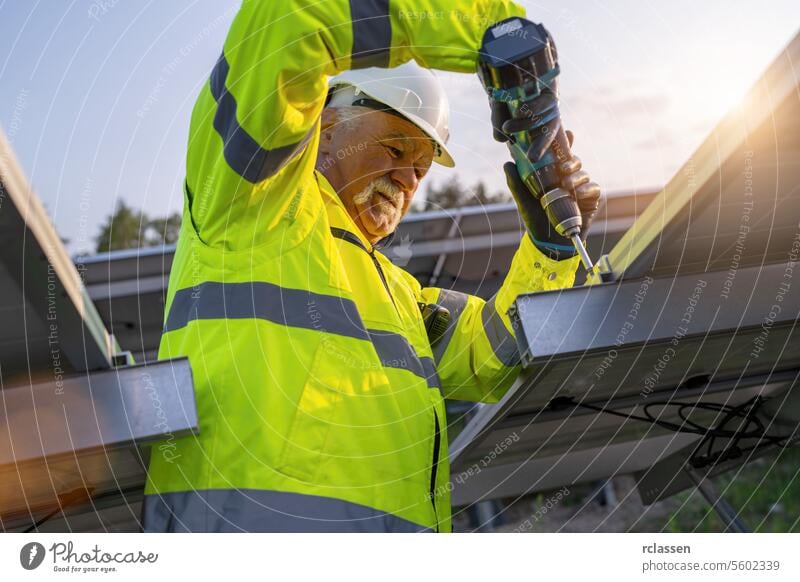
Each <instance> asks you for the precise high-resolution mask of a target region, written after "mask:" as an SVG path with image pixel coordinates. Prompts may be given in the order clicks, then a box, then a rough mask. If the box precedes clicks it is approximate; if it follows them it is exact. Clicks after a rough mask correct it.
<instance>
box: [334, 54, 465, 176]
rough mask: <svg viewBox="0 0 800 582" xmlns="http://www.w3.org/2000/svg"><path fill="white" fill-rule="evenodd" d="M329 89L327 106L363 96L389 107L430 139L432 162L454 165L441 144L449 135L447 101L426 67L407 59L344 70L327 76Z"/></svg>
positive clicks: (443, 144) (355, 100)
mask: <svg viewBox="0 0 800 582" xmlns="http://www.w3.org/2000/svg"><path fill="white" fill-rule="evenodd" d="M329 89H330V90H333V89H337V90H336V91H335V92H333V96H332V97H331V100H330V101H329V103H328V105H330V106H331V107H341V106H347V105H353V104H358V103H359V101H361V102H362V103H365V102H364V98H365V97H366V98H367V99H371V100H374V101H377V102H378V103H379V104H383V105H386V106H387V107H389V108H391V109H393V110H394V111H396V112H397V113H399V114H400V115H402V116H403V117H405V118H406V119H408V120H409V121H410V122H411V123H413V124H414V125H416V126H417V127H418V128H420V129H421V130H422V131H423V132H424V133H425V135H427V136H428V137H430V138H431V139H432V140H433V142H434V144H435V146H436V151H435V155H434V158H433V161H434V162H437V163H439V164H441V165H443V166H447V167H448V168H452V167H453V166H455V162H454V161H453V158H452V156H451V155H450V152H449V151H447V147H446V146H445V144H446V143H447V139H448V137H449V136H450V130H449V127H448V123H449V120H450V104H449V102H448V101H447V95H445V92H444V89H443V88H442V84H441V82H440V81H439V79H438V78H437V77H436V75H434V74H433V73H432V72H431V71H429V70H428V69H423V68H422V67H420V66H419V65H417V64H416V63H414V62H413V61H410V62H408V63H406V64H404V65H400V66H399V67H395V68H394V69H381V68H378V67H370V68H367V69H357V70H352V71H345V72H344V73H342V74H341V75H337V76H336V77H333V78H332V79H331V80H330V83H329ZM348 89H349V90H348Z"/></svg>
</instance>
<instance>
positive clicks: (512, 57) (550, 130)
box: [478, 18, 593, 271]
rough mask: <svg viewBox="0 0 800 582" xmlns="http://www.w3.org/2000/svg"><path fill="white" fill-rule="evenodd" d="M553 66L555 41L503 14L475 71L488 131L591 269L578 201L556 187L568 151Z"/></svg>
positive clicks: (485, 43) (537, 26) (556, 69)
mask: <svg viewBox="0 0 800 582" xmlns="http://www.w3.org/2000/svg"><path fill="white" fill-rule="evenodd" d="M559 72H560V69H559V66H558V55H557V54H556V47H555V43H554V42H553V38H552V37H551V36H550V33H549V32H547V30H546V29H545V27H544V26H542V25H541V24H536V23H533V22H530V21H529V20H525V19H523V18H509V19H507V20H504V21H502V22H499V23H498V24H496V25H494V26H492V27H491V28H489V29H488V30H487V31H486V33H485V34H484V37H483V46H482V47H481V51H480V58H479V67H478V75H479V77H480V79H481V82H482V83H483V86H484V88H485V89H486V91H487V93H488V94H489V103H490V105H491V108H492V126H493V128H494V137H495V139H496V140H498V141H501V142H507V143H508V148H509V150H510V151H511V156H512V158H513V159H514V162H515V164H516V166H517V171H518V172H519V175H520V178H521V179H522V181H523V182H524V183H525V185H526V186H527V187H528V190H530V192H531V195H533V196H535V197H537V198H538V200H539V203H540V204H541V205H542V208H543V209H544V211H545V213H546V214H547V218H548V219H549V221H550V224H551V225H552V226H553V227H554V228H555V230H556V232H557V233H558V234H560V235H561V236H563V237H566V238H568V239H570V240H571V241H572V244H573V245H574V246H575V249H576V250H577V252H578V254H579V255H580V257H581V260H582V261H583V264H584V266H585V267H586V270H587V271H591V270H592V268H593V265H592V261H591V259H590V258H589V255H588V253H587V252H586V248H585V247H584V246H583V241H582V240H581V237H580V235H581V228H582V227H583V219H582V218H581V212H580V209H579V208H578V203H577V201H576V200H575V198H574V197H573V196H572V195H571V194H570V193H569V192H566V191H565V190H563V189H561V188H560V183H561V175H560V174H559V172H558V164H559V163H560V162H563V161H565V160H568V159H570V158H571V157H572V156H571V153H570V148H569V140H568V139H567V136H566V134H565V132H564V129H563V128H562V127H561V117H560V113H559V109H558V85H557V80H558V79H557V78H558V74H559Z"/></svg>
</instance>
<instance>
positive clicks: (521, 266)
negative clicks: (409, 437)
mask: <svg viewBox="0 0 800 582" xmlns="http://www.w3.org/2000/svg"><path fill="white" fill-rule="evenodd" d="M579 261H580V259H579V257H573V258H571V259H565V260H562V261H554V260H552V259H550V258H549V257H547V256H545V255H544V254H542V253H541V252H540V251H539V250H538V249H537V248H536V247H535V246H534V245H533V243H532V242H531V241H530V238H529V237H528V236H524V237H523V239H522V242H521V243H520V246H519V248H518V249H517V252H516V254H515V255H514V260H513V261H512V263H511V269H510V270H509V272H508V274H507V275H506V278H505V280H504V281H503V285H502V286H501V288H500V290H499V291H498V292H497V294H495V296H494V297H492V298H491V299H489V300H488V301H484V300H483V299H481V298H480V297H476V296H474V295H467V294H464V293H459V292H457V291H450V290H447V289H437V288H434V287H425V288H422V289H421V300H422V301H425V302H427V303H432V302H433V303H438V304H440V305H443V306H444V307H447V308H448V309H449V310H450V323H449V325H448V328H447V331H446V332H445V334H444V336H443V337H442V339H441V340H440V341H439V342H438V343H437V344H436V345H435V346H434V347H433V356H434V360H435V361H436V367H437V370H438V372H439V378H440V380H441V383H442V391H443V395H444V397H445V398H453V399H457V400H472V401H482V402H496V401H498V400H499V399H500V398H502V396H503V394H505V392H506V391H507V390H508V389H509V387H511V385H512V384H513V382H514V380H515V379H516V377H517V375H518V374H519V372H520V369H521V368H520V356H519V351H518V349H517V343H516V340H515V339H514V330H513V328H512V326H511V322H510V320H509V317H508V309H509V307H511V304H512V303H513V302H514V300H515V299H516V298H517V296H518V295H520V294H521V293H531V292H534V291H543V290H553V289H563V288H566V287H571V286H572V284H573V283H574V281H575V271H576V269H577V267H578V264H579Z"/></svg>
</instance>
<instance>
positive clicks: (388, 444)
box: [276, 337, 430, 486]
mask: <svg viewBox="0 0 800 582" xmlns="http://www.w3.org/2000/svg"><path fill="white" fill-rule="evenodd" d="M428 398H429V397H428V395H427V394H426V393H424V392H420V391H417V390H407V389H403V388H398V387H397V386H392V384H391V383H390V381H389V378H388V377H387V374H386V372H385V370H384V369H383V367H382V366H380V365H376V363H375V359H374V354H371V353H370V349H369V347H368V346H367V345H357V344H353V343H350V344H344V343H342V342H337V341H336V338H333V337H331V338H330V340H329V341H327V342H326V341H323V342H322V343H321V344H320V346H319V347H318V349H317V352H316V354H315V356H314V360H313V363H312V364H311V366H310V369H309V374H308V378H307V380H306V382H305V384H304V386H303V389H302V392H301V394H300V395H299V398H298V400H297V405H296V408H295V412H294V418H293V420H292V422H291V425H290V428H289V430H288V432H287V434H286V435H285V439H286V440H285V443H284V446H283V451H282V453H281V455H280V456H279V458H278V465H277V467H276V468H277V469H278V470H279V471H280V472H282V473H284V474H286V475H289V476H291V477H294V478H296V479H299V480H301V481H305V482H310V483H335V484H338V485H340V486H341V485H347V486H371V485H375V484H376V475H382V476H383V477H385V478H386V479H389V480H391V479H398V478H404V477H405V478H407V475H406V474H405V473H414V471H413V470H411V469H412V468H418V467H420V466H421V463H422V465H423V466H424V458H423V457H424V456H425V455H424V451H425V450H426V449H427V447H425V446H424V445H423V446H420V445H421V444H422V443H424V442H426V440H427V439H428V438H430V437H429V432H430V427H429V422H428V415H429V414H430V412H429V409H430V404H429V402H426V400H427V399H428Z"/></svg>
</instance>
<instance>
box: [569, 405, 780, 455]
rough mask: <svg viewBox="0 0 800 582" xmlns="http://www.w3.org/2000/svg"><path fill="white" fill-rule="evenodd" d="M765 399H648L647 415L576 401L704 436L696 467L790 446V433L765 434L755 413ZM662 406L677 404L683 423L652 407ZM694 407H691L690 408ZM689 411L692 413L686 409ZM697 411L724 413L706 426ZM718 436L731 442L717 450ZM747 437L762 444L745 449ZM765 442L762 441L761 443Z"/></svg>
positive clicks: (641, 420)
mask: <svg viewBox="0 0 800 582" xmlns="http://www.w3.org/2000/svg"><path fill="white" fill-rule="evenodd" d="M764 402H765V399H764V398H762V397H761V396H754V397H753V398H751V399H749V400H747V401H745V402H743V403H741V404H738V405H736V406H730V405H727V404H716V403H711V402H669V401H666V402H648V403H647V404H645V405H644V407H643V413H644V416H640V415H636V414H633V413H626V412H617V411H616V410H611V409H609V408H607V407H606V406H605V405H604V406H597V405H594V404H588V403H585V402H574V401H573V404H575V405H576V406H578V407H581V408H586V409H589V410H593V411H595V412H602V413H605V414H610V415H612V416H618V417H620V418H624V419H626V420H638V421H640V422H646V423H648V424H652V425H655V426H659V427H661V428H664V429H666V430H669V431H672V432H679V433H688V434H696V435H700V436H702V437H703V438H702V439H701V441H700V443H699V444H698V445H697V447H695V450H694V452H693V453H692V455H691V457H690V459H689V461H690V463H692V465H693V466H695V467H698V468H699V467H704V466H707V465H709V464H712V463H717V462H720V461H724V460H727V459H730V458H735V457H739V456H741V455H742V454H745V453H748V452H751V451H755V450H757V449H759V448H761V447H764V446H768V445H775V446H779V447H784V446H787V445H788V444H789V443H788V442H784V441H788V440H789V439H790V438H791V435H789V436H777V435H768V434H766V430H767V429H766V427H765V426H764V423H763V422H762V421H761V420H760V419H759V418H758V417H757V416H756V415H755V414H756V412H757V411H758V409H759V408H760V407H761V405H762V404H763V403H764ZM654 406H660V407H662V408H663V409H666V408H668V407H677V408H678V410H677V412H676V413H677V415H678V417H679V418H680V419H681V421H682V424H676V423H674V422H669V421H666V420H661V418H660V416H661V414H663V410H662V412H661V414H659V415H658V416H655V415H654V414H653V413H652V412H651V410H650V409H651V408H652V407H654ZM689 409H691V410H689ZM687 410H689V412H687ZM696 411H705V412H714V413H717V416H718V417H719V415H720V414H724V416H723V418H722V420H721V421H720V422H717V423H715V426H711V427H707V426H703V425H701V424H698V423H697V422H695V421H693V420H691V419H690V418H689V417H688V414H691V413H692V412H696ZM733 421H739V424H738V426H737V427H736V428H735V429H727V428H726V427H727V426H728V425H729V424H730V423H731V422H733ZM717 439H728V442H727V443H726V444H725V445H724V446H723V449H722V450H721V451H719V452H716V453H715V452H714V444H715V442H716V440H717ZM744 439H758V440H759V443H758V444H756V445H753V446H750V447H744V448H742V447H741V446H740V444H741V441H742V440H744ZM762 441H763V442H762ZM703 448H705V454H700V453H701V450H702V449H703Z"/></svg>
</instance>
